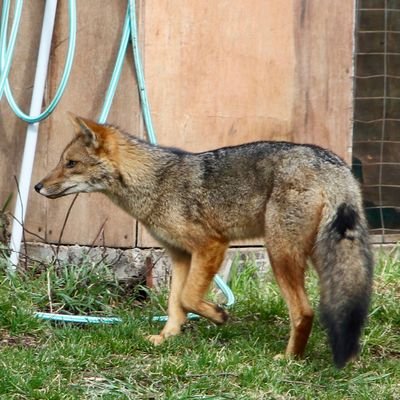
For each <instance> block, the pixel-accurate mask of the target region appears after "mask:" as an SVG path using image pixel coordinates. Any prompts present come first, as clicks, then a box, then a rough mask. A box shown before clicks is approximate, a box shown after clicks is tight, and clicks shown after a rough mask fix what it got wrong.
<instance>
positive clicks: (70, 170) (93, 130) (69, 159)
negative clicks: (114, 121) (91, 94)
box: [35, 115, 116, 199]
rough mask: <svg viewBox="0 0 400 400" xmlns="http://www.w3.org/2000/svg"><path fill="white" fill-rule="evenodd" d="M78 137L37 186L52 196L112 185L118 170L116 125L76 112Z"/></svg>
mask: <svg viewBox="0 0 400 400" xmlns="http://www.w3.org/2000/svg"><path fill="white" fill-rule="evenodd" d="M71 120H72V123H73V125H74V128H75V137H74V139H73V140H72V141H71V142H70V143H69V144H68V145H67V147H66V148H65V149H64V151H63V153H62V154H61V158H60V161H59V163H58V164H57V166H56V167H55V168H54V169H53V170H52V171H51V172H50V173H49V174H48V175H47V176H46V177H45V178H44V179H42V180H41V181H40V182H39V183H38V184H36V185H35V190H36V191H37V192H38V193H40V194H42V195H44V196H46V197H49V198H51V199H54V198H57V197H61V196H66V195H68V194H73V193H80V192H85V193H88V192H102V191H106V190H107V189H108V188H109V184H110V180H111V179H112V176H113V175H114V173H115V166H114V165H113V162H112V156H111V157H110V155H112V153H113V150H114V148H115V146H116V143H115V140H113V136H114V135H113V129H114V128H112V127H109V126H105V125H100V124H97V123H96V122H93V121H90V120H88V119H85V118H81V117H77V116H72V115H71Z"/></svg>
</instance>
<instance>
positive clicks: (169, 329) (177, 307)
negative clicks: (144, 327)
mask: <svg viewBox="0 0 400 400" xmlns="http://www.w3.org/2000/svg"><path fill="white" fill-rule="evenodd" d="M170 254H171V258H172V279H171V290H170V295H169V298H168V320H167V322H166V324H165V326H164V328H163V329H162V331H161V332H160V334H159V335H151V336H148V340H149V341H150V342H152V343H153V344H154V345H159V344H161V343H162V342H164V340H165V339H167V338H169V337H171V336H176V335H179V334H180V332H181V327H182V325H183V324H184V323H185V321H186V312H185V310H184V309H183V307H182V304H181V293H182V290H183V288H184V286H185V282H186V279H187V276H188V273H189V269H190V260H191V256H190V254H187V253H181V252H172V251H170Z"/></svg>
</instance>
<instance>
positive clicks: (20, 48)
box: [0, 2, 46, 239]
mask: <svg viewBox="0 0 400 400" xmlns="http://www.w3.org/2000/svg"><path fill="white" fill-rule="evenodd" d="M12 3H14V2H12ZM1 6H2V4H1V2H0V8H1ZM43 9H44V2H37V3H36V2H25V3H24V7H23V12H22V17H21V22H20V29H19V33H18V36H17V42H16V47H15V51H14V57H13V64H12V67H11V72H10V85H11V88H12V92H13V95H14V98H15V100H16V101H17V103H18V104H19V105H20V106H21V108H22V109H23V111H25V112H26V113H27V112H29V107H30V99H31V96H32V87H33V81H34V74H35V68H34V65H35V63H36V58H37V52H38V43H39V40H40V32H41V25H42V16H43ZM10 14H11V15H13V10H12V11H11V13H10ZM26 129H27V124H26V123H25V122H23V121H21V120H20V119H18V118H17V117H16V116H15V115H14V113H13V112H12V110H11V109H10V107H9V106H8V104H7V101H6V98H5V95H4V96H3V98H2V100H1V102H0V137H1V140H0V169H1V174H0V207H1V206H2V205H3V204H4V202H5V200H6V199H7V197H8V195H9V194H10V193H13V203H12V205H11V207H10V211H11V212H13V210H14V205H15V202H16V201H17V197H18V190H17V186H16V183H15V179H14V177H16V178H18V177H19V171H20V166H21V159H22V152H23V148H24V143H25V136H26ZM42 133H43V132H42V126H41V127H40V133H39V140H38V147H39V149H42V148H43V139H44V138H43V134H42ZM39 154H40V150H39ZM38 157H40V155H39V156H38ZM33 179H35V177H34V178H33ZM28 209H34V210H35V212H34V213H31V219H32V220H35V221H36V223H37V226H38V227H39V223H40V222H42V223H43V221H45V216H46V214H45V199H44V198H39V197H38V196H37V197H35V196H30V198H29V203H28ZM27 238H28V239H29V235H27Z"/></svg>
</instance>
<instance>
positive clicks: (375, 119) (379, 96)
mask: <svg viewBox="0 0 400 400" xmlns="http://www.w3.org/2000/svg"><path fill="white" fill-rule="evenodd" d="M357 3H358V4H357V31H356V33H357V39H356V60H357V61H358V60H359V57H360V56H366V55H368V56H377V57H376V58H375V60H374V61H375V62H376V61H378V62H376V64H377V70H380V71H379V73H373V70H374V68H370V70H371V71H370V73H367V74H359V71H358V62H357V63H356V75H355V79H356V87H357V84H360V85H361V82H363V81H364V80H366V81H367V85H364V88H365V87H368V82H371V83H372V80H375V89H372V90H368V92H369V93H368V94H366V93H364V94H362V93H358V92H359V91H358V90H357V89H356V96H355V119H354V129H356V126H357V128H358V129H361V130H363V129H364V131H365V127H366V125H369V126H373V127H374V128H376V127H377V126H378V125H380V127H379V129H380V134H377V133H378V132H377V129H375V135H372V138H368V137H364V138H363V137H361V138H360V137H358V136H359V135H357V137H356V138H355V139H354V142H353V146H354V147H353V149H354V154H361V157H360V158H361V159H362V161H361V165H360V167H361V168H362V174H363V175H365V174H366V173H368V172H367V171H366V169H367V168H369V169H370V170H371V168H372V171H373V169H374V168H375V171H373V172H374V173H373V175H374V177H375V179H376V177H377V178H378V182H373V183H372V182H370V181H371V180H372V181H373V179H365V180H364V181H366V182H368V183H366V182H364V183H362V188H363V191H364V198H365V200H366V204H365V205H366V207H365V209H366V211H367V215H368V214H369V215H371V214H373V213H375V215H377V214H376V213H377V212H378V213H379V214H378V215H379V219H380V227H378V228H377V227H376V226H375V227H374V229H371V233H372V234H378V235H381V240H380V241H382V242H385V241H388V240H387V239H388V238H389V237H391V236H392V235H393V234H396V236H397V235H398V234H400V174H398V175H397V179H396V181H390V182H386V183H383V181H384V167H385V166H392V165H394V166H397V167H399V171H400V151H398V152H397V155H396V156H395V159H393V157H391V160H390V161H387V160H385V152H384V150H385V149H387V148H388V147H387V146H396V147H397V146H399V150H400V110H399V112H398V113H396V112H395V113H394V115H392V114H393V113H391V114H388V104H389V102H391V103H395V102H396V101H399V104H398V106H399V108H400V97H398V96H393V95H392V94H391V93H392V92H393V90H390V89H391V86H398V87H400V68H397V70H395V71H393V68H391V70H390V71H389V69H388V58H389V57H392V59H393V57H396V58H397V57H398V58H399V60H400V46H398V48H397V47H396V46H395V49H394V51H393V48H392V47H393V46H391V48H390V49H388V41H389V35H391V38H393V37H395V36H396V34H399V40H400V30H397V29H400V1H398V2H397V3H395V2H393V1H390V0H389V2H388V0H384V1H381V2H379V1H376V2H375V4H374V2H373V1H358V2H357ZM377 3H381V8H375V7H373V8H368V6H369V5H372V6H373V5H376V4H377ZM382 6H383V8H382ZM396 6H397V7H398V8H393V7H396ZM366 12H369V14H370V15H371V16H373V15H374V14H376V15H378V16H379V15H381V14H383V26H377V25H380V24H381V21H380V22H378V23H376V21H375V22H374V21H371V20H370V21H369V22H370V23H369V25H370V26H371V27H369V26H368V23H364V24H363V25H367V26H361V25H360V16H361V13H366ZM389 15H390V17H391V21H390V25H389ZM393 20H394V21H395V23H393ZM396 21H398V22H396ZM374 25H375V27H374ZM393 26H394V28H395V29H393ZM368 33H372V34H375V38H377V37H378V36H379V37H380V41H379V43H372V44H367V46H363V47H364V48H363V49H362V50H363V51H359V48H360V46H359V41H360V35H362V34H368ZM367 37H368V36H367ZM382 41H383V43H382ZM375 42H376V41H375ZM382 45H383V46H382ZM365 47H367V48H366V49H365ZM389 50H390V51H389ZM380 63H381V65H380ZM394 64H395V65H396V64H397V63H394ZM398 65H399V66H400V63H399V64H398ZM364 82H365V81H364ZM376 82H379V84H381V85H383V87H379V85H376ZM370 86H372V85H370ZM376 86H378V87H377V90H376ZM370 89H371V87H370ZM374 92H379V93H374ZM394 92H396V90H394ZM371 93H372V94H371ZM396 94H397V93H396ZM366 100H367V101H368V100H372V102H370V107H369V108H370V109H369V110H364V112H363V111H362V104H363V103H362V102H365V101H366ZM373 101H375V110H374V109H372V110H371V104H372V105H373ZM364 104H365V103H364ZM391 106H392V104H391ZM372 108H374V107H372ZM391 108H393V107H391ZM365 111H366V112H365ZM369 111H370V112H369ZM371 111H372V112H371ZM377 112H378V113H380V115H379V116H377V115H376V113H377ZM368 113H369V114H370V115H371V117H369V118H368V117H367V118H365V114H368ZM360 114H361V116H362V118H359V117H360ZM397 114H399V118H397ZM393 123H394V124H396V123H398V124H399V125H398V128H399V130H398V134H397V135H395V137H392V136H391V135H388V134H387V133H388V132H387V131H388V129H387V128H388V124H393ZM361 136H363V135H361ZM366 143H367V144H371V143H375V146H377V150H378V151H377V154H376V155H378V159H377V160H376V159H375V160H374V157H371V156H369V155H368V154H366V153H367V152H365V151H364V154H362V153H363V152H362V146H363V145H364V144H366ZM359 150H361V151H359ZM375 150H376V149H375ZM376 155H375V158H376ZM369 159H372V161H371V162H369V161H368V160H369ZM376 169H377V170H376ZM392 176H393V175H392ZM375 188H377V198H376V195H375V196H373V195H371V193H372V191H373V189H375ZM383 189H385V190H386V191H385V193H388V192H387V190H388V189H389V190H392V191H394V192H396V191H398V193H399V196H398V197H397V199H396V198H395V199H394V200H393V196H391V197H392V200H391V202H390V203H388V201H387V199H385V193H384V190H383ZM374 197H375V198H374ZM394 197H395V196H394ZM387 212H389V214H388V215H389V218H390V212H391V213H392V215H393V216H394V217H396V215H397V217H396V218H395V220H396V221H397V220H398V221H399V224H398V226H397V224H396V226H395V227H393V226H390V227H388V226H386V222H385V217H384V214H385V213H387ZM386 221H387V219H386ZM385 237H386V240H385ZM389 241H390V239H389Z"/></svg>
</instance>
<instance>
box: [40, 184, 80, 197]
mask: <svg viewBox="0 0 400 400" xmlns="http://www.w3.org/2000/svg"><path fill="white" fill-rule="evenodd" d="M76 186H78V185H72V186H68V187H67V188H65V189H63V190H61V191H60V192H55V193H54V192H49V191H47V190H46V189H45V192H43V191H42V190H41V191H40V194H42V195H43V196H46V197H48V198H49V199H57V198H58V197H63V196H67V195H69V194H73V193H76V192H71V191H70V190H71V189H73V188H75V187H76Z"/></svg>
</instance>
